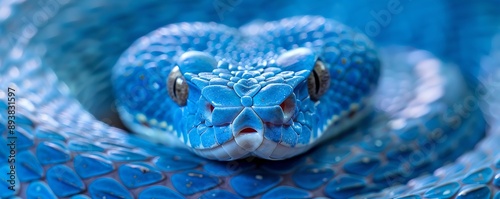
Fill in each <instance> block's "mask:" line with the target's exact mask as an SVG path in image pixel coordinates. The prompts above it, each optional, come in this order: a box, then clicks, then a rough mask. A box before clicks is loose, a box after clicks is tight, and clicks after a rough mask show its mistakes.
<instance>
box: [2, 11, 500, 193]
mask: <svg viewBox="0 0 500 199" xmlns="http://www.w3.org/2000/svg"><path fill="white" fill-rule="evenodd" d="M60 2H63V1H60ZM129 3H130V4H127V3H123V2H118V1H116V2H114V1H102V2H101V3H91V2H87V1H69V3H68V4H67V5H66V4H65V5H64V6H63V7H61V8H60V9H61V10H60V13H57V14H55V13H54V14H55V15H54V16H51V17H53V18H52V19H51V20H48V21H47V24H45V25H44V26H40V27H37V28H38V29H37V31H36V34H34V35H33V37H32V38H31V39H29V42H28V43H21V44H19V45H18V46H16V48H14V49H12V50H11V49H7V50H5V49H4V48H3V47H0V52H2V53H1V54H0V65H1V66H0V77H1V78H0V88H2V90H1V91H0V135H1V136H0V179H1V181H0V198H72V199H86V198H127V199H128V198H141V199H142V198H461V199H464V198H494V199H497V198H499V197H500V195H499V193H498V189H499V187H500V175H499V174H498V172H499V170H498V169H499V168H500V160H499V157H500V154H499V152H500V148H499V146H498V144H496V141H497V140H498V139H499V138H498V135H497V134H495V133H492V132H488V128H489V127H488V125H487V124H486V122H485V119H484V118H483V113H482V112H481V110H480V109H469V108H464V107H468V106H467V104H464V103H468V102H470V101H468V100H470V99H472V100H474V101H476V100H477V99H476V98H475V97H476V96H474V95H473V94H472V91H470V90H469V89H468V87H467V86H466V82H465V80H464V78H463V77H462V75H461V73H460V71H459V70H458V69H457V67H456V66H455V65H454V64H453V63H450V62H446V61H443V60H441V59H439V58H438V57H436V56H434V55H433V54H431V53H430V52H427V51H425V50H420V49H416V48H413V47H405V46H392V47H390V46H380V47H378V48H376V47H375V46H374V45H373V44H372V42H371V41H370V40H369V39H368V38H367V37H366V36H364V35H363V34H359V33H357V32H356V31H353V30H352V29H351V28H349V27H348V26H346V25H344V24H342V23H339V22H337V21H335V20H333V19H329V18H325V17H321V16H295V17H289V18H283V19H280V20H277V21H253V22H250V23H248V24H246V25H242V26H235V27H230V26H228V25H222V24H218V23H215V22H182V21H192V20H190V18H189V17H185V19H184V18H182V17H181V18H180V19H177V18H173V17H172V16H170V15H169V13H168V12H160V11H165V10H171V9H172V8H170V6H180V7H183V6H186V7H185V8H184V7H183V9H181V10H185V12H186V14H190V15H193V16H194V15H196V14H197V12H199V11H196V10H195V9H190V8H189V5H188V4H182V3H180V4H179V5H177V4H176V5H165V4H162V3H160V2H157V1H140V2H139V1H137V2H135V3H132V2H129ZM31 4H33V2H28V1H26V2H21V3H17V4H12V5H10V6H11V7H10V8H12V10H13V11H15V12H12V14H11V15H10V16H9V15H7V18H5V19H3V20H4V21H0V24H1V26H0V32H4V31H3V30H9V29H16V28H19V29H21V28H22V26H21V25H20V23H18V22H19V19H18V17H17V16H19V15H21V14H23V13H25V12H26V11H29V10H30V9H35V8H36V7H34V6H30V5H31ZM62 5H63V4H61V6H62ZM118 6H119V7H120V8H124V9H116V8H117V7H118ZM141 9H157V11H158V12H150V13H148V14H146V13H143V14H138V13H137V11H141ZM21 10H22V11H23V12H17V11H21ZM33 13H36V12H33ZM89 13H92V14H89ZM158 13H162V14H158ZM198 14H199V13H198ZM96 16H98V17H100V18H99V19H94V18H93V17H96ZM152 16H154V17H152ZM183 16H187V15H183ZM118 19H120V20H118ZM0 20H2V19H0ZM82 22H85V23H82ZM130 24H134V25H133V26H131V25H130ZM105 26H106V27H108V28H109V29H110V33H109V35H106V34H107V33H106V32H104V31H101V30H102V29H103V27H105ZM154 29H156V30H154ZM107 36H110V37H107ZM2 41H3V40H2V39H1V38H0V43H1V42H2ZM82 49H85V50H82ZM4 52H6V53H4ZM3 88H12V90H9V92H5V91H6V90H5V89H3ZM89 88H92V89H90V90H93V91H90V90H89ZM9 93H13V95H15V100H16V104H15V109H16V112H15V118H16V119H15V123H16V126H15V130H13V132H14V135H15V142H16V150H15V151H14V153H15V158H16V159H15V160H16V162H15V163H12V164H11V163H9V162H8V161H7V159H5V158H4V157H9V156H8V155H9V153H12V152H11V151H12V150H10V148H8V146H9V145H7V143H9V142H11V141H12V139H13V138H12V137H10V136H8V132H9V128H10V126H11V125H9V123H8V120H10V119H9V116H10V115H9V114H10V113H9V112H8V111H7V110H8V109H10V108H9V107H10V106H11V104H9V103H8V102H9V100H8V99H9V98H8V95H9ZM110 99H112V100H115V101H114V102H113V103H114V105H116V112H118V113H119V114H120V117H121V119H122V120H123V122H124V124H125V125H126V126H127V127H128V128H129V129H130V130H132V132H133V133H129V132H126V131H125V130H122V129H118V128H115V127H112V126H110V125H108V124H106V123H104V122H102V121H99V119H98V118H102V117H105V116H103V115H106V114H108V113H109V112H112V111H113V109H114V108H112V109H111V110H108V108H107V107H108V105H111V102H110ZM464 99H467V100H464ZM457 107H458V108H457ZM460 107H462V109H460ZM12 114H14V113H12ZM103 121H104V120H103ZM486 132H488V133H486ZM6 147H7V148H6ZM255 157H257V158H255ZM12 166H14V167H15V169H14V171H15V174H12V175H11V174H9V171H11V168H12ZM12 176H13V177H14V178H15V180H14V181H12V182H13V183H10V181H7V180H8V179H11V178H12ZM10 185H11V186H10Z"/></svg>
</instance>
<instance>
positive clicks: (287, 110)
mask: <svg viewBox="0 0 500 199" xmlns="http://www.w3.org/2000/svg"><path fill="white" fill-rule="evenodd" d="M280 107H281V109H282V110H283V113H284V116H285V120H287V119H289V118H290V117H292V115H293V114H294V111H295V99H294V98H293V97H288V98H287V99H286V100H285V101H283V102H282V103H281V104H280Z"/></svg>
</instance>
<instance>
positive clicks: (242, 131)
mask: <svg viewBox="0 0 500 199" xmlns="http://www.w3.org/2000/svg"><path fill="white" fill-rule="evenodd" d="M246 133H257V130H255V129H253V128H245V129H243V130H241V131H240V132H239V133H238V134H246Z"/></svg>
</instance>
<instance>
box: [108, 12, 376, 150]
mask: <svg viewBox="0 0 500 199" xmlns="http://www.w3.org/2000/svg"><path fill="white" fill-rule="evenodd" d="M261 27H264V28H261ZM202 52H203V53H202ZM316 60H321V62H322V63H324V65H325V67H326V68H327V71H326V73H329V74H330V75H329V76H330V77H329V79H331V81H330V82H329V83H328V84H326V86H325V85H322V87H325V88H324V89H325V90H326V89H327V92H326V93H325V94H323V96H321V98H320V99H319V100H317V101H313V100H312V99H311V98H310V97H309V93H308V77H309V76H313V75H314V74H312V72H311V71H312V70H313V68H314V66H315V63H316ZM214 64H215V65H214ZM176 66H178V67H179V68H180V71H181V73H182V74H183V77H184V79H185V81H187V84H188V87H189V92H188V93H189V94H188V99H187V104H186V105H185V106H179V105H177V104H176V103H174V101H173V100H172V99H171V97H170V96H169V95H168V94H167V91H168V89H169V88H167V86H168V85H167V81H165V80H166V79H168V75H169V73H170V72H171V71H172V68H173V67H176ZM113 70H114V73H113V83H114V90H115V96H116V98H117V106H118V110H119V111H120V113H121V115H122V119H124V120H125V124H126V125H127V126H128V127H130V128H131V129H133V130H134V131H135V132H138V133H144V134H147V135H148V136H154V135H156V137H160V140H162V142H168V141H170V142H173V141H177V140H169V139H168V138H164V137H161V136H162V135H164V134H169V133H172V132H175V133H174V135H175V136H177V137H178V139H180V141H181V142H184V144H186V145H187V146H188V147H190V148H191V149H193V150H194V151H195V152H196V153H198V154H200V155H201V156H203V157H207V158H210V159H216V160H233V159H240V158H244V157H246V156H249V155H254V156H257V157H260V158H265V159H285V158H288V157H292V156H295V155H297V154H300V153H302V152H304V151H306V150H307V149H309V148H310V147H311V146H314V145H315V144H316V143H317V142H318V140H321V139H326V138H328V137H331V136H333V135H335V134H338V132H340V131H341V130H339V129H340V128H341V127H340V126H341V125H342V124H344V123H347V122H349V121H350V120H353V119H354V118H356V116H357V112H362V111H364V107H365V106H366V102H367V101H368V98H369V97H370V95H371V93H373V90H374V89H375V87H376V85H377V82H378V77H379V73H380V72H379V70H380V63H379V60H378V57H377V54H376V52H375V50H374V47H373V44H371V42H370V41H369V40H368V39H367V38H366V36H364V35H362V34H359V33H356V32H353V31H352V30H350V29H349V28H347V27H345V25H343V24H340V23H338V22H335V21H332V20H326V19H325V18H322V17H294V18H287V19H283V20H280V21H273V22H269V23H265V24H264V23H255V24H251V25H247V26H243V27H241V28H240V29H239V30H237V29H234V28H229V27H226V26H222V25H217V24H214V23H212V24H209V23H194V24H188V23H180V24H172V25H168V26H166V27H163V28H160V29H158V30H155V31H154V32H152V33H150V34H148V35H147V36H145V37H142V38H140V39H139V40H138V41H137V42H135V43H134V44H133V45H132V46H131V47H130V48H129V49H128V50H127V52H125V53H124V55H122V56H121V58H120V59H119V61H118V63H117V64H116V66H115V67H114V69H113ZM318 87H320V85H318ZM364 112H366V111H364ZM176 118H186V119H184V120H180V121H179V120H178V119H176ZM344 126H346V125H344ZM149 129H151V130H149ZM244 129H252V130H256V132H253V133H241V134H240V131H242V130H244ZM153 130H154V131H156V132H152V133H149V132H148V131H153ZM170 139H172V138H170ZM163 140H165V141H163Z"/></svg>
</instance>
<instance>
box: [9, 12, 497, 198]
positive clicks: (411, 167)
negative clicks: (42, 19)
mask: <svg viewBox="0 0 500 199" xmlns="http://www.w3.org/2000/svg"><path fill="white" fill-rule="evenodd" d="M23 5H24V4H23ZM26 5H29V4H26ZM128 6H130V7H131V8H133V9H136V8H137V6H134V5H128ZM90 7H91V6H89V5H86V4H81V5H75V7H74V8H78V9H74V10H71V11H75V10H76V11H78V10H86V11H89V10H92V9H89V8H90ZM14 8H16V9H19V7H15V6H14ZM23 8H24V9H25V10H29V7H27V8H26V7H23ZM20 10H23V9H20ZM97 10H98V9H97ZM86 11H85V12H86ZM94 11H95V12H98V11H96V10H94ZM67 12H69V11H67ZM85 12H83V13H85ZM77 13H78V12H73V15H76V16H78V14H77ZM59 20H63V18H61V17H60V18H59ZM69 21H71V19H69ZM163 23H164V22H163ZM52 24H56V25H58V26H59V25H61V24H64V23H61V21H54V22H53V23H52ZM142 24H149V23H142ZM162 25H163V24H162ZM89 26H91V25H89ZM69 27H73V28H74V27H75V26H71V25H69ZM138 32H141V31H138ZM43 33H44V32H40V34H42V35H43ZM45 33H46V34H47V32H45ZM143 33H144V32H143ZM133 34H134V31H133V30H130V32H129V35H133ZM119 35H127V34H125V33H121V34H119ZM79 36H81V35H76V38H78V37H79ZM136 36H137V35H136ZM40 37H41V38H43V36H40ZM125 37H126V36H125ZM130 37H133V36H130ZM64 39H65V38H62V39H61V40H64ZM66 39H67V40H69V41H71V39H72V38H66ZM56 40H57V39H56ZM118 40H119V39H118ZM35 41H36V40H35ZM39 41H41V40H39ZM58 41H60V40H58ZM34 43H36V42H34ZM63 43H64V42H63ZM103 43H107V42H105V41H103ZM112 43H113V41H111V40H110V41H109V43H108V44H112ZM127 45H128V44H127ZM56 46H57V45H56ZM19 47H22V49H23V51H22V52H23V53H22V54H19V53H16V51H15V49H14V51H13V52H14V53H12V52H10V53H9V54H6V55H8V57H7V56H6V57H5V58H3V60H2V65H3V66H2V68H0V71H1V73H0V74H2V79H1V80H0V85H1V87H2V88H4V87H7V86H11V87H12V88H14V89H15V90H16V100H17V103H16V112H17V115H16V116H17V118H16V123H17V124H18V125H17V128H16V129H17V131H16V135H17V146H16V147H17V150H16V156H17V157H16V158H17V159H16V160H17V163H16V166H17V170H16V172H17V179H19V181H18V182H17V183H15V184H16V186H17V187H16V190H17V191H16V192H11V191H9V190H5V189H6V187H7V184H6V183H7V181H5V179H7V178H9V176H8V175H5V174H6V173H7V172H9V168H8V164H7V163H6V161H7V160H6V159H1V160H0V161H1V164H2V165H1V170H2V172H1V174H2V176H1V178H2V179H3V180H2V181H1V182H0V184H1V183H5V184H2V186H0V194H3V195H0V197H2V198H9V197H11V196H19V197H21V198H55V197H56V196H58V197H69V196H71V197H72V198H88V197H95V198H103V197H104V196H106V198H132V197H134V196H136V197H139V198H151V197H152V196H155V197H158V196H163V197H165V198H175V197H178V198H182V197H193V198H197V197H201V198H220V197H226V198H238V197H259V196H262V197H263V198H274V196H285V197H286V196H290V197H301V198H304V197H313V196H314V197H316V196H326V197H331V198H345V197H349V196H355V197H359V198H377V197H378V198H388V197H399V196H405V197H406V198H421V197H422V198H423V197H425V198H447V197H448V196H453V197H457V198H491V197H492V198H498V197H500V196H499V194H498V188H499V186H500V185H499V184H500V183H499V179H498V178H499V176H498V169H499V167H500V166H499V165H500V164H499V159H498V152H499V151H500V150H499V148H498V144H496V143H497V141H498V140H499V137H498V133H497V130H498V129H497V128H492V130H491V131H490V132H489V133H488V135H487V137H486V138H484V139H483V141H482V142H480V144H479V145H478V146H477V147H476V148H475V149H474V151H472V152H469V153H465V152H466V151H468V150H470V149H472V147H473V145H474V144H475V143H477V142H478V140H479V139H481V138H483V136H484V130H485V126H484V122H483V119H482V116H481V113H480V112H479V110H477V109H475V108H471V109H468V108H465V109H456V108H455V107H456V105H459V106H458V107H460V104H462V103H464V102H465V103H470V102H471V101H469V100H474V98H469V97H470V96H472V95H470V93H469V92H468V91H466V90H461V89H460V88H465V87H461V86H457V85H460V84H462V83H461V82H462V80H461V79H460V78H457V76H458V74H457V73H456V71H454V69H453V67H446V66H444V65H443V64H441V62H440V61H438V60H437V59H436V58H434V57H432V56H431V55H428V54H427V53H425V52H423V51H408V49H389V50H387V52H385V53H382V61H383V63H384V71H383V77H382V78H381V80H382V81H381V85H380V89H379V90H378V93H377V94H376V96H375V99H374V101H375V105H376V107H377V111H378V112H377V113H376V114H374V116H373V117H371V118H368V119H367V120H365V121H363V122H362V123H361V124H363V125H362V126H358V128H357V129H354V130H352V131H349V132H346V134H345V136H342V137H340V138H337V139H333V140H329V141H328V142H327V143H325V144H323V145H321V146H319V147H317V148H314V149H313V150H312V151H310V152H308V153H306V154H304V155H301V156H299V157H297V158H292V159H288V160H284V161H279V162H274V161H265V160H257V159H244V160H240V161H233V162H218V161H211V160H206V159H202V158H199V157H197V156H195V155H193V154H191V153H189V152H187V151H184V150H182V149H173V148H169V147H164V146H161V145H154V144H152V143H150V142H147V141H145V140H142V139H140V138H136V137H134V136H130V135H128V134H124V133H123V132H122V131H121V130H118V129H114V128H111V127H109V126H107V125H105V124H104V123H100V122H97V121H96V120H95V119H94V118H93V117H92V116H91V115H90V114H89V113H88V112H86V111H85V110H84V109H83V107H82V106H81V105H80V104H79V103H78V102H77V101H76V100H75V99H74V98H73V96H71V94H69V92H68V90H67V89H66V88H65V87H64V86H60V82H59V80H58V79H57V78H56V76H55V75H54V73H53V72H52V71H51V70H50V69H49V66H48V65H47V64H48V63H50V62H46V61H47V59H45V58H43V57H39V55H38V54H37V53H39V52H37V50H36V48H34V49H33V48H27V47H26V48H24V46H19ZM54 50H55V49H54ZM75 51H78V50H75ZM90 51H91V52H87V55H91V54H93V53H95V52H92V50H90ZM117 51H118V50H117ZM49 54H50V53H49ZM54 54H57V53H54ZM69 54H70V55H68V56H71V53H69ZM84 54H85V53H84ZM109 54H110V55H111V54H113V52H109ZM416 55H417V56H416ZM42 58H43V59H42ZM492 58H493V60H495V56H494V55H492ZM66 59H67V58H66ZM48 60H50V59H48ZM494 63H498V62H493V63H487V64H489V65H492V66H491V67H493V68H494V66H495V64H494ZM70 65H71V64H70ZM435 66H440V67H435ZM56 71H59V72H60V71H61V70H56ZM394 82H400V83H399V84H397V85H395V84H394ZM40 85H43V86H40ZM89 85H92V83H89ZM415 88H416V89H415ZM419 88H420V89H419ZM457 88H458V89H457ZM423 91H427V92H423ZM430 91H432V93H433V94H434V95H430V94H429V92H430ZM440 91H441V92H440ZM444 91H446V92H444ZM6 95H7V93H5V91H4V90H2V93H1V94H0V97H1V98H2V102H0V108H1V109H2V111H1V112H2V113H1V116H0V119H1V120H2V122H1V125H0V130H2V139H0V142H5V143H0V144H1V145H0V147H1V148H0V153H2V155H1V156H0V157H2V158H3V157H7V154H8V153H9V152H10V151H9V148H8V147H7V146H8V145H7V143H8V141H9V140H8V139H7V138H6V136H7V135H8V134H7V131H6V130H4V129H6V125H5V123H6V118H7V115H6V114H5V113H6V109H7V106H6V100H5V99H6ZM436 96H437V98H436ZM464 99H465V100H464ZM493 101H494V99H493ZM462 105H463V106H461V107H467V106H465V105H464V104H462ZM469 105H470V104H469ZM387 121H390V122H387ZM463 153H465V154H464V155H462V154H463ZM458 156H460V158H458V159H457V160H456V161H454V162H453V163H452V164H450V165H447V166H442V165H444V164H445V163H446V162H449V161H453V160H455V159H456V157H458ZM439 167H440V168H439ZM435 168H439V169H437V170H435ZM434 170H435V171H434ZM4 171H5V172H4ZM432 171H434V172H432ZM422 173H429V175H427V176H424V177H418V178H415V179H413V180H410V181H409V182H408V183H405V182H406V181H407V180H409V179H411V178H414V177H417V176H420V175H421V174H422ZM400 182H401V183H403V184H404V185H400V186H392V187H390V188H388V189H383V188H384V187H387V186H389V185H396V184H399V183H400ZM382 189H383V190H382ZM286 194H289V195H286ZM363 194H368V195H363ZM84 195H87V196H84Z"/></svg>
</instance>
